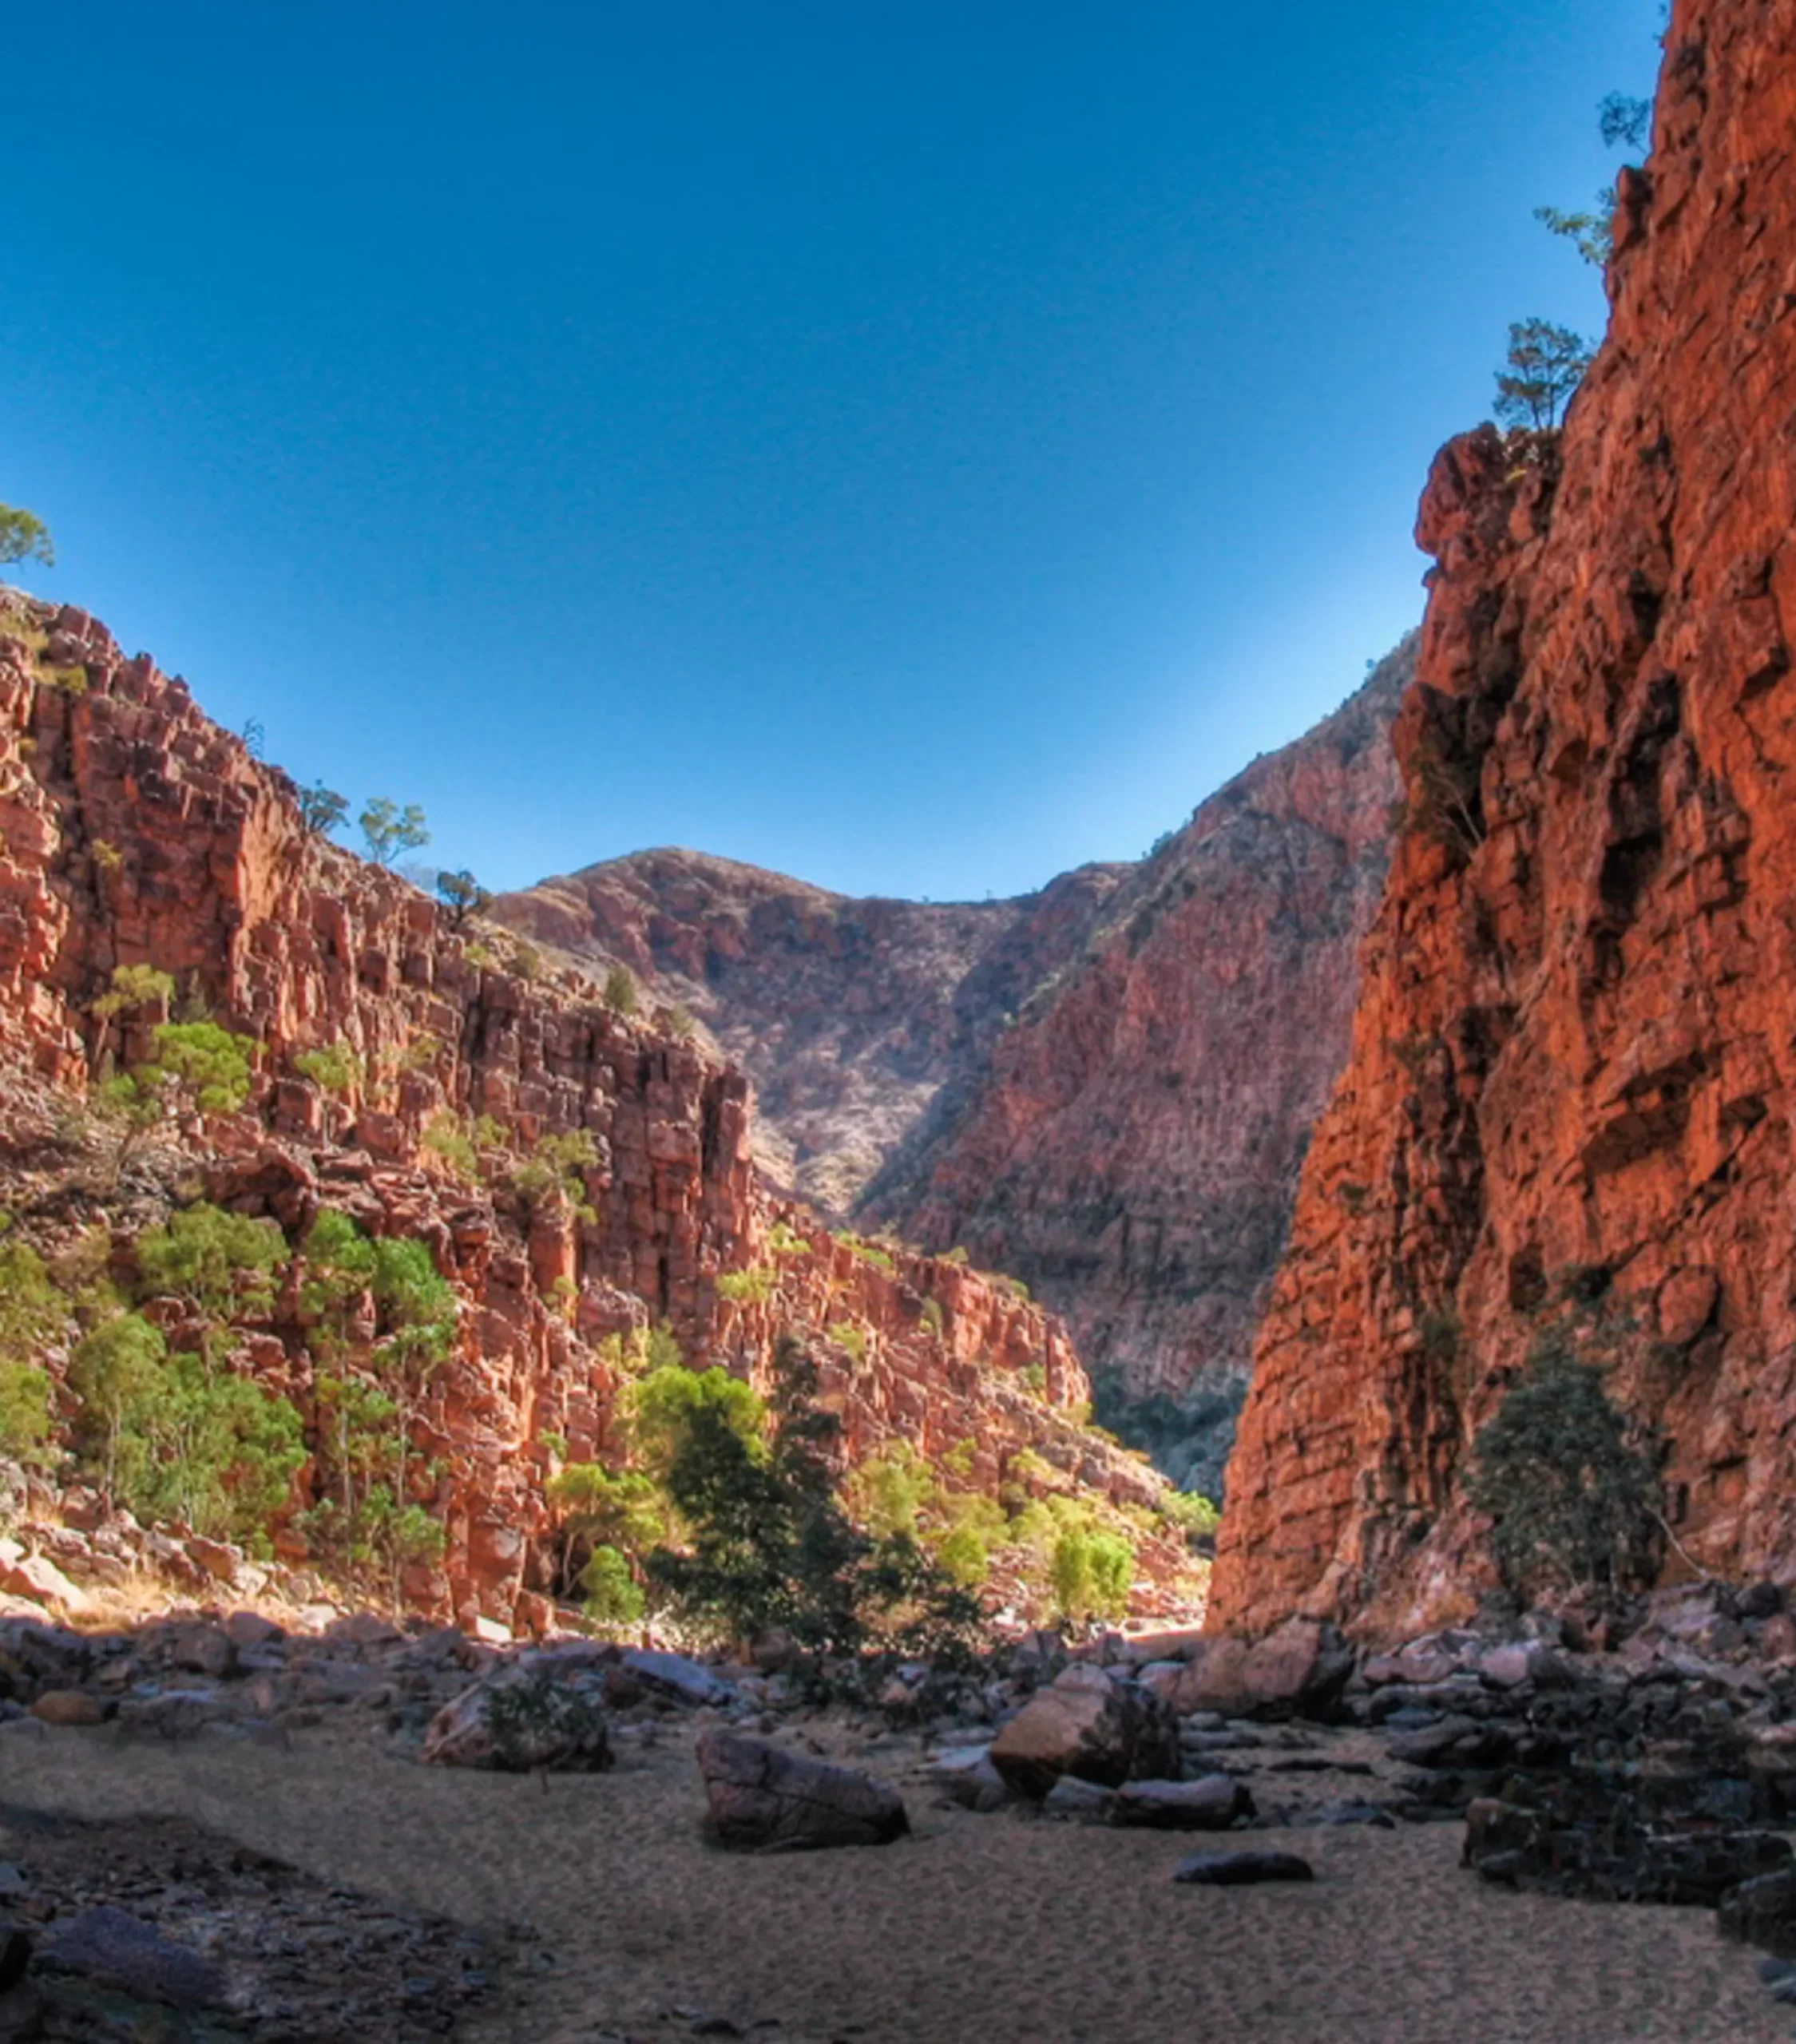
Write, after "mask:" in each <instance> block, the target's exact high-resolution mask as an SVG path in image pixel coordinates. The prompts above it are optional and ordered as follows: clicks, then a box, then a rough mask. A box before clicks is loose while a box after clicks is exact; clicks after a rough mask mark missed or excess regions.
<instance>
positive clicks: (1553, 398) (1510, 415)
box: [1496, 319, 1595, 433]
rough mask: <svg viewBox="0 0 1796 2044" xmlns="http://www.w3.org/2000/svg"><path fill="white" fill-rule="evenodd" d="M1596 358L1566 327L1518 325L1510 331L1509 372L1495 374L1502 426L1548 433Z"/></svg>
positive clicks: (1539, 321) (1544, 323)
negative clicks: (1524, 427) (1522, 427)
mask: <svg viewBox="0 0 1796 2044" xmlns="http://www.w3.org/2000/svg"><path fill="white" fill-rule="evenodd" d="M1594 357H1595V351H1594V350H1593V349H1592V347H1591V344H1590V343H1589V342H1588V341H1587V340H1585V339H1584V337H1583V335H1580V334H1575V333H1573V332H1572V330H1571V328H1570V327H1556V326H1554V325H1553V324H1552V322H1551V321H1550V320H1548V319H1523V320H1520V321H1517V322H1516V323H1515V324H1513V325H1512V326H1511V327H1510V328H1509V369H1508V371H1507V372H1506V373H1505V371H1504V370H1498V371H1497V406H1496V410H1497V418H1499V419H1501V421H1502V422H1503V423H1504V424H1505V426H1526V427H1528V428H1529V429H1530V430H1532V431H1533V432H1536V433H1550V432H1552V430H1554V429H1555V428H1556V426H1558V424H1559V421H1560V414H1562V413H1563V412H1564V408H1565V406H1566V405H1567V404H1568V402H1570V400H1571V397H1572V393H1573V392H1574V391H1575V390H1576V389H1577V387H1578V386H1579V384H1580V383H1581V382H1583V381H1584V371H1585V370H1587V369H1588V368H1589V366H1590V365H1591V362H1592V360H1593V359H1594Z"/></svg>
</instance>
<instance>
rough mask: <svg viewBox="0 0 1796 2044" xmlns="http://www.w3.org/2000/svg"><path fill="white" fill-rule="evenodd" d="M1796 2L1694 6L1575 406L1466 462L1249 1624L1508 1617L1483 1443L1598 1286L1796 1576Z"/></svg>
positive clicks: (1309, 1170) (1322, 1210)
mask: <svg viewBox="0 0 1796 2044" xmlns="http://www.w3.org/2000/svg"><path fill="white" fill-rule="evenodd" d="M1793 34H1796V7H1793V6H1791V5H1790V4H1788V0H1680V4H1679V5H1678V6H1675V9H1674V10H1673V14H1672V18H1671V27H1670V30H1669V34H1668V38H1667V44H1666V56H1665V64H1664V70H1663V78H1662V81H1661V85H1660V88H1659V97H1658V101H1657V109H1656V116H1655V129H1654V137H1653V149H1652V153H1651V159H1650V160H1649V161H1648V163H1647V165H1646V167H1645V168H1644V169H1643V170H1639V171H1632V170H1630V171H1624V173H1623V175H1622V179H1621V182H1620V204H1619V207H1618V209H1617V212H1616V217H1615V240H1616V255H1615V259H1614V262H1613V263H1612V267H1611V268H1610V271H1609V287H1610V292H1611V295H1612V300H1613V306H1614V314H1613V322H1612V328H1611V331H1610V333H1609V335H1608V339H1607V341H1606V343H1604V347H1603V349H1602V351H1601V353H1600V355H1599V356H1598V358H1597V360H1596V364H1595V366H1594V367H1593V368H1592V370H1591V371H1590V373H1589V374H1588V377H1587V378H1586V379H1585V382H1584V386H1583V388H1582V389H1581V390H1580V392H1579V394H1578V395H1577V397H1576V399H1575V401H1574V402H1573V403H1572V408H1571V411H1570V415H1569V418H1568V421H1567V422H1566V425H1565V426H1564V432H1563V435H1562V436H1560V437H1558V438H1555V439H1551V440H1549V441H1548V442H1533V441H1530V440H1528V439H1526V438H1524V439H1522V440H1520V441H1516V440H1509V441H1505V439H1504V438H1502V437H1501V436H1500V435H1499V434H1497V432H1496V431H1495V430H1494V429H1493V428H1489V427H1485V428H1484V429H1481V430H1479V431H1478V432H1477V433H1473V434H1469V435H1466V436H1465V437H1464V438H1461V439H1459V440H1457V441H1455V442H1453V443H1452V444H1451V445H1449V446H1448V447H1447V448H1446V449H1445V450H1443V452H1442V453H1441V456H1440V458H1438V460H1437V462H1436V464H1435V466H1434V469H1433V475H1432V477H1430V479H1429V485H1428V489H1427V493H1426V495H1425V497H1424V499H1423V502H1422V506H1421V517H1420V520H1419V523H1418V526H1417V537H1418V539H1419V541H1420V542H1421V545H1423V546H1424V547H1425V549H1427V550H1428V551H1429V553H1432V554H1433V556H1434V557H1435V558H1436V561H1437V568H1436V569H1435V572H1434V577H1433V594H1432V596H1431V600H1430V602H1429V611H1428V616H1427V621H1426V624H1425V627H1424V629H1423V633H1422V640H1421V656H1420V664H1419V671H1418V681H1417V687H1415V688H1414V689H1413V691H1411V693H1410V695H1409V699H1408V700H1407V702H1406V703H1405V707H1404V711H1403V714H1402V718H1401V719H1400V720H1399V723H1398V730H1397V747H1398V755H1399V757H1400V759H1402V763H1403V768H1404V774H1405V784H1406V787H1407V790H1408V803H1409V810H1408V815H1409V821H1408V823H1407V826H1406V827H1405V831H1404V833H1403V835H1402V838H1401V841H1400V842H1399V844H1398V850H1397V853H1396V856H1395V860H1394V866H1393V868H1392V872H1391V877H1390V884H1389V886H1388V889H1387V890H1386V895H1385V898H1384V902H1383V905H1382V909H1380V912H1379V915H1378V921H1377V923H1376V925H1375V926H1374V930H1373V932H1372V935H1371V937H1370V941H1369V944H1368V945H1367V948H1366V952H1365V953H1364V957H1363V977H1362V988H1361V993H1360V999H1359V1005H1358V1011H1357V1013H1356V1016H1355V1018H1354V1038H1353V1054H1352V1057H1351V1060H1350V1063H1349V1064H1348V1066H1347V1068H1346V1072H1345V1074H1344V1075H1343V1076H1342V1080H1341V1082H1340V1085H1339V1087H1338V1091H1337V1092H1336V1095H1335V1098H1334V1103H1333V1104H1332V1106H1331V1107H1330V1110H1329V1112H1328V1113H1327V1115H1326V1116H1325V1117H1324V1119H1323V1120H1322V1124H1321V1126H1320V1127H1319V1128H1318V1131H1317V1135H1316V1138H1315V1141H1314V1144H1313V1146H1312V1147H1311V1150H1310V1155H1309V1157H1308V1159H1307V1161H1306V1166H1305V1169H1304V1173H1303V1178H1302V1190H1301V1192H1300V1194H1299V1197H1298V1206H1297V1213H1296V1218H1295V1220H1294V1224H1293V1230H1292V1238H1291V1249H1290V1251H1289V1254H1288V1255H1287V1258H1286V1261H1285V1262H1284V1264H1283V1267H1282V1269H1281V1270H1280V1273H1279V1278H1278V1281H1277V1283H1276V1285H1275V1291H1274V1295H1273V1299H1272V1303H1271V1309H1270V1310H1269V1313H1268V1314H1267V1320H1266V1321H1265V1324H1264V1326H1263V1329H1262V1331H1261V1333H1260V1337H1259V1345H1258V1349H1257V1352H1256V1361H1255V1373H1254V1388H1253V1391H1252V1393H1251V1398H1250V1402H1249V1404H1248V1407H1247V1414H1246V1417H1245V1420H1244V1423H1243V1432H1242V1437H1241V1442H1240V1445H1239V1448H1238V1449H1237V1451H1236V1453H1235V1460H1234V1462H1233V1464H1232V1465H1231V1476H1230V1500H1231V1502H1230V1511H1229V1515H1228V1519H1227V1523H1226V1526H1225V1528H1224V1533H1223V1545H1222V1553H1221V1559H1220V1562H1219V1567H1218V1571H1217V1579H1216V1585H1215V1590H1216V1599H1217V1602H1216V1606H1215V1617H1216V1618H1217V1620H1218V1621H1219V1622H1221V1623H1223V1624H1224V1625H1227V1626H1235V1627H1239V1628H1243V1629H1246V1630H1260V1629H1263V1628H1264V1627H1266V1626H1270V1625H1272V1624H1274V1623H1275V1622H1277V1621H1278V1620H1279V1619H1280V1618H1283V1616H1285V1615H1286V1614H1288V1613H1290V1612H1291V1611H1294V1610H1306V1611H1311V1612H1315V1613H1333V1614H1339V1615H1342V1616H1351V1617H1353V1618H1355V1619H1356V1621H1357V1622H1359V1623H1360V1624H1361V1625H1362V1626H1364V1627H1365V1628H1366V1630H1368V1631H1372V1632H1376V1631H1378V1630H1386V1631H1390V1630H1401V1629H1404V1628H1405V1627H1407V1626H1413V1625H1415V1624H1416V1623H1417V1622H1422V1621H1425V1620H1445V1619H1450V1618H1455V1617H1457V1616H1459V1615H1461V1614H1464V1613H1465V1611H1467V1610H1469V1609H1470V1607H1471V1606H1472V1604H1473V1602H1475V1600H1476V1598H1477V1594H1478V1591H1479V1589H1480V1587H1481V1584H1482V1583H1484V1582H1485V1581H1487V1580H1488V1571H1489V1563H1488V1560H1487V1559H1485V1551H1484V1547H1483V1543H1482V1542H1481V1539H1480V1538H1479V1533H1478V1527H1477V1523H1476V1522H1475V1521H1474V1520H1473V1518H1472V1516H1471V1515H1470V1514H1469V1511H1467V1509H1466V1507H1465V1503H1464V1499H1463V1493H1462V1491H1461V1474H1462V1471H1463V1465H1464V1457H1465V1448H1466V1446H1467V1444H1468V1443H1469V1440H1471V1439H1472V1437H1473V1434H1474V1432H1476V1430H1477V1428H1478V1427H1479V1425H1480V1424H1481V1423H1482V1422H1483V1421H1484V1420H1485V1419H1487V1418H1488V1417H1489V1415H1490V1413H1491V1412H1492V1411H1493V1408H1494V1406H1495V1404H1496V1403H1497V1400H1499V1399H1500V1398H1501V1395H1502V1392H1503V1391H1504V1388H1505V1385H1506V1384H1508V1383H1509V1382H1510V1381H1511V1380H1512V1379H1513V1371H1514V1369H1515V1367H1516V1365H1517V1364H1518V1363H1519V1362H1520V1361H1521V1359H1522V1358H1523V1357H1524V1355H1525V1354H1526V1353H1527V1352H1528V1349H1529V1348H1530V1346H1531V1345H1532V1343H1533V1342H1534V1341H1535V1340H1536V1338H1537V1337H1538V1336H1539V1334H1540V1331H1541V1330H1542V1329H1543V1328H1545V1327H1548V1326H1550V1325H1552V1323H1553V1321H1554V1320H1555V1319H1556V1317H1559V1316H1561V1315H1563V1314H1564V1313H1565V1312H1566V1311H1567V1310H1568V1309H1576V1310H1577V1311H1578V1312H1579V1313H1581V1314H1583V1315H1584V1318H1585V1321H1586V1322H1587V1323H1588V1322H1589V1321H1592V1320H1594V1319H1601V1320H1603V1321H1605V1322H1606V1335H1607V1338H1608V1341H1609V1343H1610V1345H1611V1349H1612V1367H1611V1370H1610V1374H1609V1377H1608V1384H1609V1386H1610V1388H1611V1389H1612V1391H1613V1392H1615V1393H1616V1395H1617V1396H1619V1397H1620V1400H1621V1401H1622V1403H1623V1404H1624V1405H1625V1406H1626V1407H1627V1408H1628V1409H1629V1410H1630V1411H1631V1412H1632V1413H1633V1414H1634V1415H1635V1416H1636V1417H1637V1418H1638V1419H1639V1420H1642V1421H1643V1422H1646V1423H1649V1424H1651V1426H1652V1427H1653V1428H1655V1430H1656V1433H1657V1437H1658V1439H1659V1441H1660V1442H1661V1444H1662V1448H1663V1458H1664V1459H1663V1475H1664V1478H1665V1482H1666V1486H1667V1496H1668V1498H1669V1500H1670V1507H1669V1511H1668V1518H1669V1520H1670V1524H1671V1534H1672V1535H1673V1536H1674V1537H1675V1540H1676V1542H1677V1543H1679V1544H1680V1546H1681V1549H1682V1551H1683V1553H1684V1554H1685V1555H1687V1556H1688V1557H1689V1558H1691V1561H1693V1562H1694V1563H1695V1565H1696V1566H1697V1567H1700V1568H1703V1569H1707V1570H1709V1571H1713V1572H1715V1573H1716V1574H1718V1575H1725V1576H1730V1577H1735V1578H1742V1577H1744V1578H1751V1577H1754V1576H1757V1575H1772V1576H1782V1575H1787V1574H1788V1572H1789V1568H1790V1554H1791V1551H1792V1543H1793V1541H1796V1517H1793V1513H1796V1504H1793V1502H1792V1501H1793V1499H1796V1483H1793V1482H1792V1477H1793V1475H1796V1470H1793V1467H1792V1460H1791V1456H1792V1448H1791V1441H1792V1438H1793V1437H1792V1435H1791V1432H1790V1412H1791V1401H1792V1375H1791V1373H1792V1360H1793V1357H1796V1319H1793V1317H1792V1293H1791V1290H1790V1282H1789V1272H1790V1267H1791V1263H1792V1260H1793V1252H1796V1241H1793V1239H1792V1230H1793V1225H1796V1209H1793V1207H1792V1205H1791V1202H1790V1178H1791V1162H1790V1147H1791V1099H1792V1095H1791V1078H1792V1068H1791V1051H1792V1039H1791V1032H1790V1027H1789V1020H1788V1011H1789V1001H1788V988H1789V985H1790V978H1791V974H1792V971H1793V969H1796V953H1793V949H1792V945H1793V928H1792V923H1791V918H1790V885H1791V875H1792V873H1793V872H1796V836H1793V832H1796V822H1793V820H1792V811H1791V809H1790V802H1789V801H1788V798H1787V794H1788V783H1789V778H1790V770H1791V767H1792V766H1793V765H1796V720H1793V718H1792V706H1793V704H1796V682H1793V680H1792V679H1791V668H1792V656H1791V653H1790V644H1789V633H1790V624H1789V620H1790V616H1791V614H1792V607H1793V605H1796V553H1792V549H1791V545H1790V534H1791V531H1792V527H1793V521H1796V465H1793V464H1792V462H1791V461H1790V456H1789V438H1790V405H1791V391H1792V389H1793V387H1796V272H1793V271H1792V267H1791V265H1792V260H1793V252H1796V172H1793V171H1792V167H1791V162H1790V153H1789V137H1790V123H1791V120H1792V117H1793V115H1796V73H1792V70H1791V69H1790V65H1789V62H1788V61H1787V56H1788V52H1789V50H1790V46H1791V37H1792V35H1793ZM1668 1559H1670V1560H1671V1562H1672V1563H1673V1565H1674V1566H1675V1567H1683V1566H1684V1565H1685V1564H1684V1563H1682V1562H1680V1561H1679V1560H1678V1559H1677V1557H1676V1553H1675V1551H1670V1552H1669V1553H1668Z"/></svg>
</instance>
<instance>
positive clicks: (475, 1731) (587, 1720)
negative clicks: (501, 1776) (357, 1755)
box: [423, 1667, 613, 1774]
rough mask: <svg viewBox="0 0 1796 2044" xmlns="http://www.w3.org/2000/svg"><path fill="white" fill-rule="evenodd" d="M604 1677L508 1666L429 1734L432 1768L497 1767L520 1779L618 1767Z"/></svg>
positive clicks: (456, 1702)
mask: <svg viewBox="0 0 1796 2044" xmlns="http://www.w3.org/2000/svg"><path fill="white" fill-rule="evenodd" d="M601 1698H602V1689H601V1685H600V1682H599V1681H598V1679H597V1678H596V1677H595V1676H593V1675H592V1674H588V1673H585V1672H583V1671H581V1670H573V1671H570V1672H569V1673H568V1674H562V1675H555V1674H549V1673H548V1672H546V1671H545V1670H541V1669H527V1668H517V1667H507V1668H503V1669H501V1670H499V1671H498V1673H497V1674H492V1675H489V1676H487V1677H486V1678H484V1679H483V1680H482V1681H480V1682H476V1683H475V1684H474V1686H473V1687H472V1688H470V1689H464V1690H462V1693H461V1694H460V1695H459V1696H458V1697H452V1698H451V1699H450V1701H449V1702H447V1703H446V1704H445V1705H443V1707H442V1709H441V1710H439V1711H438V1713H437V1714H436V1716H435V1717H433V1718H432V1719H431V1720H430V1725H429V1726H428V1727H427V1728H426V1731H425V1734H424V1750H423V1758H424V1761H425V1762H426V1765H430V1766H432V1767H481V1768H492V1769H497V1770H498V1771H499V1772H501V1773H510V1774H520V1773H528V1772H529V1771H531V1770H533V1769H538V1768H541V1769H546V1770H548V1771H549V1772H550V1773H560V1774H565V1773H583V1774H597V1773H601V1772H602V1771H603V1770H604V1769H606V1768H608V1767H609V1766H610V1765H611V1764H612V1758H613V1755H612V1751H611V1740H610V1736H609V1722H608V1720H607V1718H606V1716H605V1707H604V1704H603V1701H602V1700H601Z"/></svg>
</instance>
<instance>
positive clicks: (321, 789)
mask: <svg viewBox="0 0 1796 2044" xmlns="http://www.w3.org/2000/svg"><path fill="white" fill-rule="evenodd" d="M294 801H295V803H297V805H298V806H299V821H300V822H302V823H303V825H304V826H305V827H306V829H307V831H309V832H310V833H311V835H312V836H313V837H315V838H327V837H329V836H330V834H331V832H332V831H333V830H339V829H340V828H341V827H342V826H343V822H344V820H345V819H346V818H347V816H348V814H349V804H348V803H347V802H345V801H344V800H343V797H342V796H341V795H339V794H338V793H337V791H336V790H335V788H327V787H326V786H325V785H324V783H323V782H322V781H315V782H313V783H312V785H311V786H310V787H309V788H300V789H299V790H297V791H296V792H295V795H294Z"/></svg>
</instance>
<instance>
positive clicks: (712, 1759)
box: [698, 1726, 910, 1852]
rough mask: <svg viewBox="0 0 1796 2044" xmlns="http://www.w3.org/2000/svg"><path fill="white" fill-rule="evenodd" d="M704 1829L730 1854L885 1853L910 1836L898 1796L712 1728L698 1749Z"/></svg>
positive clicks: (857, 1776)
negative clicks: (842, 1849) (854, 1848)
mask: <svg viewBox="0 0 1796 2044" xmlns="http://www.w3.org/2000/svg"><path fill="white" fill-rule="evenodd" d="M698 1763H699V1772H700V1773H701V1774H702V1775H703V1776H704V1792H705V1799H706V1800H707V1802H708V1804H709V1806H710V1812H711V1829H712V1835H713V1836H715V1837H716V1840H718V1842H719V1844H722V1845H726V1846H728V1847H729V1848H731V1850H733V1851H736V1852H802V1851H807V1850H811V1849H813V1848H819V1847H823V1846H831V1845H889V1844H890V1843H891V1842H892V1840H894V1839H896V1838H902V1837H903V1836H904V1835H905V1834H906V1832H908V1831H909V1830H910V1817H909V1816H908V1815H907V1814H906V1811H905V1807H904V1802H903V1799H902V1797H901V1796H899V1794H898V1791H897V1790H896V1789H892V1788H890V1787H889V1786H888V1785H886V1783H884V1782H882V1781H874V1779H873V1777H872V1776H870V1775H867V1774H862V1773H858V1772H857V1771H856V1770H855V1769H853V1768H847V1767H834V1766H831V1765H830V1764H829V1763H828V1762H827V1761H820V1760H811V1759H810V1758H808V1757H805V1756H803V1755H801V1754H797V1753H786V1752H784V1751H783V1750H782V1749H780V1748H779V1747H778V1746H775V1745H771V1744H770V1743H769V1741H767V1740H765V1739H755V1738H751V1737H749V1736H748V1735H747V1733H743V1732H734V1731H729V1730H727V1729H724V1727H722V1726H717V1727H715V1728H714V1729H712V1730H709V1731H707V1732H705V1733H703V1734H702V1735H701V1736H700V1740H699V1742H698Z"/></svg>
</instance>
